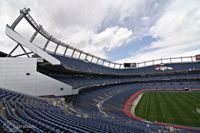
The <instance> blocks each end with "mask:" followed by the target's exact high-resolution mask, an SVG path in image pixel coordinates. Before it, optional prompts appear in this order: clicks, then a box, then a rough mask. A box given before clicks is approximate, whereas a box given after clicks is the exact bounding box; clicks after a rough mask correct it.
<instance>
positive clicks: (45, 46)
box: [43, 36, 52, 50]
mask: <svg viewBox="0 0 200 133" xmlns="http://www.w3.org/2000/svg"><path fill="white" fill-rule="evenodd" d="M51 38H52V36H51V37H50V38H49V39H48V40H47V42H46V44H45V45H44V48H43V49H44V50H46V48H47V46H48V44H49V42H50V41H51Z"/></svg>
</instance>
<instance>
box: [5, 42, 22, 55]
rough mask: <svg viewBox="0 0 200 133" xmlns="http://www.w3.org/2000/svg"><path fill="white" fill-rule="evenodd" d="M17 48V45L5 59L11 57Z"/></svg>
mask: <svg viewBox="0 0 200 133" xmlns="http://www.w3.org/2000/svg"><path fill="white" fill-rule="evenodd" d="M18 46H19V44H17V45H16V46H15V47H14V49H13V50H12V51H11V52H10V53H9V54H8V55H7V57H9V56H11V54H12V53H13V52H14V51H15V50H16V49H17V47H18Z"/></svg>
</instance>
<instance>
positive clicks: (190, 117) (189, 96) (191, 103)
mask: <svg viewBox="0 0 200 133" xmlns="http://www.w3.org/2000/svg"><path fill="white" fill-rule="evenodd" d="M135 115H136V116H138V117H141V118H143V119H145V120H148V121H152V122H155V121H158V122H164V123H171V124H176V125H184V126H191V127H200V92H145V93H144V94H143V96H142V98H141V99H140V101H139V103H138V104H137V106H136V109H135Z"/></svg>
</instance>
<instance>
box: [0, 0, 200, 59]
mask: <svg viewBox="0 0 200 133" xmlns="http://www.w3.org/2000/svg"><path fill="white" fill-rule="evenodd" d="M23 7H30V8H31V15H32V16H33V18H35V20H36V21H37V22H38V23H39V24H42V25H43V26H44V29H46V30H47V31H49V33H51V34H53V35H54V36H56V37H57V38H58V39H60V40H62V41H64V42H66V43H68V44H70V45H72V46H74V47H76V48H80V49H82V50H85V51H88V52H91V53H93V54H95V55H98V56H102V57H106V55H107V53H108V52H109V51H111V50H113V49H115V48H119V47H121V46H122V45H125V44H126V43H127V42H128V41H130V40H131V39H133V36H137V37H138V38H142V37H144V36H146V35H152V36H153V37H155V38H157V39H158V40H157V41H155V42H153V43H151V44H150V45H149V46H146V47H144V48H142V49H141V50H139V51H137V52H136V53H133V54H132V55H131V57H130V58H128V59H124V60H134V61H135V60H139V61H141V60H149V59H155V58H160V57H169V56H177V55H187V53H192V51H194V50H195V51H196V52H195V53H198V50H197V49H198V47H199V44H200V43H199V41H198V40H199V38H200V34H199V33H200V29H199V27H200V22H199V21H200V19H199V18H200V17H199V16H200V10H199V9H200V1H199V0H190V1H188V0H168V1H166V0H159V1H158V0H148V1H146V0H126V1H124V0H101V1H98V2H97V1H94V0H74V1H65V0H58V1H56V2H55V1H46V0H35V1H34V2H32V1H26V0H18V1H13V0H1V1H0V42H1V45H0V50H2V51H6V52H8V51H9V50H10V47H11V46H12V47H13V45H12V44H15V43H14V42H12V41H10V39H8V38H7V37H6V36H5V25H6V24H11V23H12V22H13V21H14V19H15V18H16V17H17V16H18V15H19V11H18V10H19V9H22V8H23ZM21 25H22V26H24V27H23V28H21V32H23V33H24V34H26V35H29V34H28V32H29V31H30V30H29V29H28V28H27V26H25V25H24V23H21ZM25 29H28V30H26V31H25ZM133 29H134V30H133ZM133 31H134V34H133ZM31 34H32V33H31ZM2 44H3V45H2ZM133 45H135V44H133ZM133 51H134V49H133ZM121 52H126V51H121Z"/></svg>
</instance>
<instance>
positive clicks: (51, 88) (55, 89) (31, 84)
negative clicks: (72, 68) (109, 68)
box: [0, 58, 77, 96]
mask: <svg viewBox="0 0 200 133" xmlns="http://www.w3.org/2000/svg"><path fill="white" fill-rule="evenodd" d="M36 69H37V59H36V58H0V87H2V88H5V89H9V90H13V91H17V92H21V93H25V94H30V95H34V96H45V95H55V96H62V95H72V94H76V93H77V92H75V91H73V89H72V86H70V85H67V84H65V83H62V82H60V81H58V80H55V79H53V78H51V77H48V76H46V75H44V74H41V73H39V72H37V70H36ZM61 88H63V89H61Z"/></svg>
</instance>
